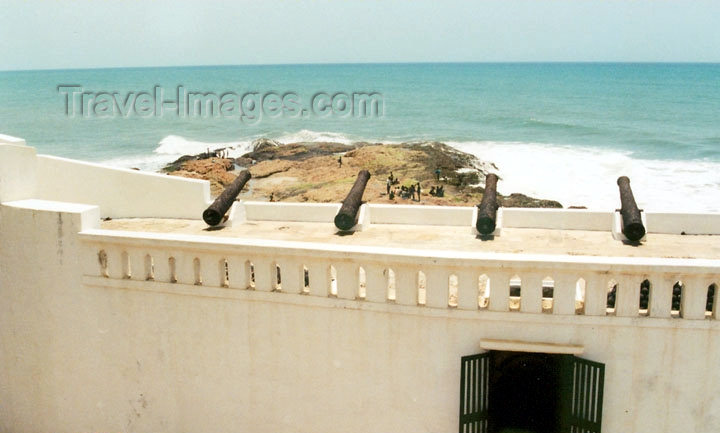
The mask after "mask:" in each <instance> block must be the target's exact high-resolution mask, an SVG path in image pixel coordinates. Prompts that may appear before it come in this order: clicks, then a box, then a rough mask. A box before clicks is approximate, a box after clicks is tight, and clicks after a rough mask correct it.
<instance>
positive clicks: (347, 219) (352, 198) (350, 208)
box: [335, 170, 370, 231]
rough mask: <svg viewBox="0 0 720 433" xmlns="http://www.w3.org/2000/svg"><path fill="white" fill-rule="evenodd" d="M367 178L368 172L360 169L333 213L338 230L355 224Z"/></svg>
mask: <svg viewBox="0 0 720 433" xmlns="http://www.w3.org/2000/svg"><path fill="white" fill-rule="evenodd" d="M368 180H370V172H369V171H367V170H360V172H359V173H358V175H357V179H355V184H353V186H352V188H351V189H350V192H349V193H348V195H347V197H345V200H343V203H342V206H341V207H340V210H339V211H338V213H337V215H335V227H337V228H338V229H340V230H343V231H346V230H350V229H351V228H353V226H355V224H357V219H358V211H359V210H360V206H361V205H362V196H363V193H364V192H365V187H366V186H367V183H368Z"/></svg>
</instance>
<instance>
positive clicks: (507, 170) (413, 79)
mask: <svg viewBox="0 0 720 433" xmlns="http://www.w3.org/2000/svg"><path fill="white" fill-rule="evenodd" d="M190 94H192V97H193V98H195V99H192V101H193V102H192V103H191V102H190V101H191V99H186V98H190V96H188V95H190ZM0 101H1V102H0V133H2V134H8V135H13V136H18V137H22V138H25V139H26V140H27V142H28V144H29V145H31V146H35V147H36V148H37V149H38V151H39V152H40V153H44V154H50V155H56V156H63V157H69V158H77V159H82V160H87V161H95V162H102V163H105V164H109V165H112V166H117V167H137V168H140V169H143V170H157V169H159V168H160V167H161V166H162V165H163V164H164V163H166V162H169V161H172V160H174V159H176V158H177V157H179V156H181V155H183V154H191V153H199V152H202V151H204V150H206V149H207V148H211V149H212V148H216V147H231V148H232V149H231V152H230V153H231V154H232V155H236V156H239V155H241V154H242V153H244V152H246V151H247V149H249V146H250V143H251V142H252V141H253V140H255V139H257V138H260V137H267V138H271V139H274V140H277V141H279V142H281V143H289V142H295V141H338V142H345V143H350V142H354V141H367V142H384V143H398V142H407V141H428V140H436V141H442V142H445V143H447V144H449V145H451V146H454V147H456V148H458V149H461V150H463V151H466V152H469V153H472V154H474V155H476V156H478V157H479V158H480V159H482V160H485V161H491V162H493V163H495V165H496V166H497V167H498V174H499V175H500V176H501V181H500V183H499V184H498V189H499V191H500V192H501V193H503V194H509V193H512V192H521V193H524V194H527V195H531V196H535V197H539V198H546V199H554V200H558V201H560V202H561V203H562V204H563V205H564V206H571V205H575V206H587V207H588V208H590V209H598V210H611V209H615V208H617V207H619V195H618V190H617V185H616V183H615V182H616V179H617V177H618V176H621V175H626V176H628V177H630V179H631V182H632V183H631V185H632V187H633V191H634V193H635V197H636V199H637V201H638V204H639V205H640V206H641V207H643V208H645V209H648V210H653V211H681V212H720V65H718V64H632V63H622V64H610V63H608V64H604V63H577V64H575V63H508V64H504V63H498V64H485V63H461V64H338V65H274V66H208V67H171V68H118V69H86V70H47V71H9V72H0ZM198 101H199V102H198Z"/></svg>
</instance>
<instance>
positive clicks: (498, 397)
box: [488, 351, 566, 433]
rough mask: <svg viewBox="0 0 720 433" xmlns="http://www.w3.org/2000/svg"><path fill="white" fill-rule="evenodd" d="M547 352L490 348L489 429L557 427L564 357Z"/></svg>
mask: <svg viewBox="0 0 720 433" xmlns="http://www.w3.org/2000/svg"><path fill="white" fill-rule="evenodd" d="M564 356H566V355H556V354H548V353H525V352H505V351H492V352H490V365H491V369H490V384H489V385H490V387H489V393H490V395H491V396H492V398H491V399H490V402H489V408H488V409H489V419H488V421H489V422H488V424H489V427H490V428H489V431H490V432H491V433H510V432H512V433H516V432H517V433H526V432H527V433H556V432H558V431H559V430H560V411H561V401H560V397H561V395H560V390H561V370H562V362H563V357H564Z"/></svg>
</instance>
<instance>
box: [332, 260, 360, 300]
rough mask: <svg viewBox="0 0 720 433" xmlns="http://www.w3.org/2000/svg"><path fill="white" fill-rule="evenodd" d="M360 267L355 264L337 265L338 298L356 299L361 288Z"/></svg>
mask: <svg viewBox="0 0 720 433" xmlns="http://www.w3.org/2000/svg"><path fill="white" fill-rule="evenodd" d="M359 272H360V266H358V265H356V264H354V263H338V264H336V265H335V274H336V278H337V296H338V298H340V299H355V298H357V295H358V288H359V287H360V280H359V274H358V273H359Z"/></svg>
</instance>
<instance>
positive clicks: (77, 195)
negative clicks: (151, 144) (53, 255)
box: [35, 155, 210, 219]
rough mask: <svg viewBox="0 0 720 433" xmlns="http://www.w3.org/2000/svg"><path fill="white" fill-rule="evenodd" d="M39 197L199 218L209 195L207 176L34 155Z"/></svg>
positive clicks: (133, 213)
mask: <svg viewBox="0 0 720 433" xmlns="http://www.w3.org/2000/svg"><path fill="white" fill-rule="evenodd" d="M37 179H38V183H37V191H36V193H35V196H36V197H37V198H39V199H46V200H57V201H67V202H73V203H89V204H95V205H98V206H99V207H100V212H101V214H102V215H103V216H104V217H111V218H123V217H126V218H127V217H136V218H140V217H155V218H187V219H199V218H200V216H201V215H202V212H203V210H205V208H206V207H207V205H208V203H209V201H210V189H209V184H208V182H207V181H204V180H197V179H184V178H180V177H175V176H168V175H163V174H157V173H146V172H140V171H137V170H129V169H122V168H112V167H107V166H103V165H100V164H92V163H88V162H82V161H75V160H71V159H65V158H58V157H53V156H46V155H39V156H38V157H37Z"/></svg>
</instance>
